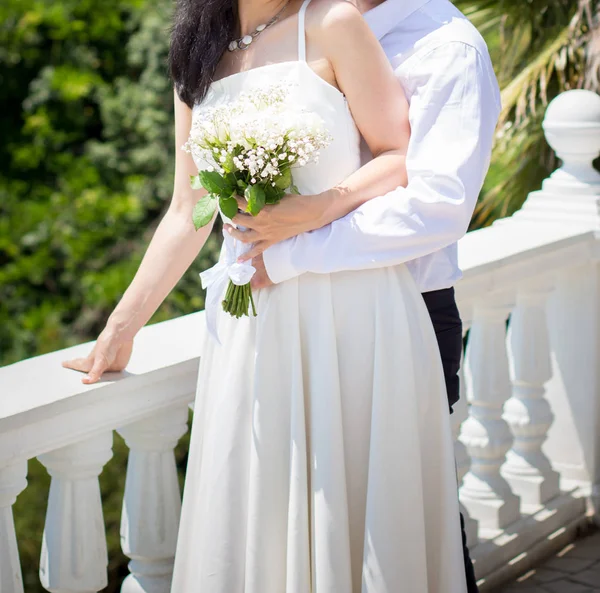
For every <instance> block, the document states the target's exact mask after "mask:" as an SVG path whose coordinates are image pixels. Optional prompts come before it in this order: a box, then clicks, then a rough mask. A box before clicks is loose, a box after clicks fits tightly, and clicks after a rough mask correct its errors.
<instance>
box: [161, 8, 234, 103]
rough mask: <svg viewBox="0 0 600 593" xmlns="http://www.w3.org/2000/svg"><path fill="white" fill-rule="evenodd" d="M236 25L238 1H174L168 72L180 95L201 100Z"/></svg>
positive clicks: (193, 101) (193, 100) (188, 100)
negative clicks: (175, 5) (175, 3)
mask: <svg viewBox="0 0 600 593" xmlns="http://www.w3.org/2000/svg"><path fill="white" fill-rule="evenodd" d="M236 27H237V0H177V7H176V9H175V20H174V23H173V30H172V33H171V48H170V50H169V71H170V74H171V78H172V79H173V82H174V84H175V89H176V90H177V93H178V95H179V98H180V99H181V100H182V101H183V102H184V103H186V104H187V105H188V106H189V107H192V106H193V105H194V103H198V102H200V101H202V99H203V98H204V96H205V95H206V93H207V91H208V87H209V86H210V84H211V82H212V81H213V76H214V74H215V70H216V69H217V65H218V64H219V61H220V59H221V57H222V56H223V53H224V52H225V50H226V49H227V46H228V45H229V42H230V41H231V40H232V39H233V37H234V36H235V31H236Z"/></svg>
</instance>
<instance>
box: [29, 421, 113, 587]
mask: <svg viewBox="0 0 600 593" xmlns="http://www.w3.org/2000/svg"><path fill="white" fill-rule="evenodd" d="M111 457H112V432H108V433H104V434H100V435H98V436H95V437H92V438H91V439H88V440H87V441H83V442H80V443H75V444H73V445H67V446H66V447H62V448H60V449H55V450H54V451H50V452H49V453H45V454H43V455H40V456H39V460H40V461H41V462H42V463H43V464H44V466H45V467H46V469H47V470H48V473H49V474H50V475H51V476H52V481H51V483H50V494H49V495H48V509H47V511H46V526H45V528H44V537H43V540H42V557H41V560H40V580H41V582H42V585H43V586H44V588H45V589H46V590H48V591H51V592H52V593H91V592H95V591H100V590H101V589H104V588H105V587H106V585H107V584H108V580H107V574H106V569H107V566H108V556H107V551H106V536H105V533H104V519H103V515H102V500H101V498H100V484H99V483H98V476H99V475H100V473H101V472H102V468H103V467H104V465H105V464H106V462H107V461H108V460H109V459H110V458H111Z"/></svg>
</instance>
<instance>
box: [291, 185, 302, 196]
mask: <svg viewBox="0 0 600 593" xmlns="http://www.w3.org/2000/svg"><path fill="white" fill-rule="evenodd" d="M290 191H291V192H292V193H293V194H296V195H297V196H299V195H300V190H299V189H298V188H297V187H296V184H294V183H292V184H291V185H290Z"/></svg>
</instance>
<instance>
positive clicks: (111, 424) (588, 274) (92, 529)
mask: <svg viewBox="0 0 600 593" xmlns="http://www.w3.org/2000/svg"><path fill="white" fill-rule="evenodd" d="M544 128H545V130H546V134H547V137H548V140H549V142H550V143H551V145H552V146H553V148H554V149H555V150H556V151H557V154H558V155H559V156H560V157H561V159H562V161H563V165H562V167H561V168H560V169H558V170H557V171H556V172H555V173H554V174H553V175H552V177H551V178H550V179H548V180H547V181H546V182H545V183H544V186H543V188H542V190H541V191H539V192H534V193H533V194H532V195H531V196H530V197H529V198H528V200H527V202H526V203H525V205H524V207H523V208H522V210H520V211H519V212H518V213H517V214H515V215H514V216H512V217H511V218H510V219H504V220H502V221H499V222H498V223H496V224H495V225H493V226H492V227H490V228H487V229H482V230H479V231H475V232H473V233H469V234H468V235H467V237H465V238H464V239H463V240H462V241H461V242H460V244H459V256H460V261H461V266H462V268H463V270H464V272H465V275H464V278H463V280H462V281H461V282H460V283H459V284H458V285H457V287H456V288H457V298H458V302H459V307H460V309H461V313H462V316H463V319H464V330H465V332H467V330H468V340H467V348H466V352H465V356H464V365H463V369H462V371H461V372H462V374H463V378H464V380H463V381H462V390H463V391H462V393H463V397H462V398H461V401H460V402H459V404H458V405H457V406H456V408H455V413H454V415H453V416H452V426H453V431H454V435H455V438H456V443H455V454H456V461H457V470H458V471H457V473H458V480H459V484H460V502H461V508H462V510H463V513H464V515H465V519H466V527H467V533H468V538H469V543H470V546H471V550H472V556H473V558H474V561H475V568H476V572H477V575H478V577H479V578H480V584H481V588H482V591H485V590H489V589H490V588H492V587H493V586H494V585H496V584H498V583H500V582H502V581H503V580H505V579H507V578H509V577H511V576H514V575H515V574H516V573H518V572H522V571H524V570H525V569H527V568H529V567H530V566H531V565H532V564H533V563H535V562H536V561H537V560H538V559H539V558H541V557H542V556H543V555H545V554H548V553H549V552H550V551H551V550H552V549H553V548H556V547H557V546H559V545H563V544H564V543H566V542H568V540H569V539H570V538H573V537H574V534H575V531H576V529H577V527H578V526H579V525H581V524H583V523H584V522H586V521H588V520H589V518H590V517H595V518H596V520H598V521H600V365H599V364H598V361H599V360H600V174H598V173H597V172H596V171H595V170H594V169H593V167H592V166H591V162H592V160H593V159H594V157H596V156H597V155H598V153H599V152H600V97H598V96H597V95H594V94H593V93H587V92H586V91H571V92H568V93H564V94H563V95H561V96H559V97H558V98H557V99H556V100H555V101H554V102H553V103H552V104H551V106H550V107H549V109H548V112H547V114H546V119H545V122H544ZM203 331H204V320H203V314H202V313H198V314H194V315H189V316H186V317H182V318H179V319H175V320H172V321H168V322H164V323H160V324H156V325H153V326H150V327H147V328H145V329H144V330H143V331H142V332H141V333H140V335H139V337H138V338H137V339H136V347H135V349H134V356H133V358H132V361H131V364H130V366H129V368H128V370H127V372H124V373H118V374H113V375H109V376H107V377H106V378H105V379H104V380H103V381H102V382H100V383H98V384H96V385H93V386H84V385H82V384H81V383H80V378H79V376H78V375H77V374H75V373H73V372H72V371H67V370H64V369H62V368H61V367H60V361H61V360H63V359H65V358H70V357H72V356H77V355H80V354H83V353H87V352H88V351H89V349H90V345H89V344H84V345H81V346H77V347H74V348H70V349H67V350H63V351H60V352H54V353H51V354H47V355H44V356H40V357H37V358H33V359H29V360H25V361H22V362H19V363H17V364H14V365H11V366H9V367H5V368H3V369H0V388H1V396H0V591H1V592H2V593H23V582H22V578H21V569H20V563H19V555H18V545H17V539H16V536H15V530H14V522H13V515H12V505H13V504H14V502H15V500H16V498H17V497H18V495H19V494H20V493H21V492H22V491H23V490H24V489H25V488H26V486H27V481H26V474H27V461H28V460H29V459H32V458H34V457H37V458H38V459H39V460H40V461H41V463H42V464H43V465H44V466H45V467H46V469H47V471H48V473H49V474H50V476H51V487H50V493H49V496H48V501H47V513H46V523H45V529H44V534H43V542H42V555H41V559H40V579H41V583H42V585H43V586H44V588H45V589H47V590H48V591H52V592H60V593H84V592H85V593H90V592H94V591H100V590H101V589H103V588H104V587H105V586H106V578H107V577H106V574H107V552H106V539H105V530H104V523H103V517H102V504H101V500H100V490H99V485H98V476H99V475H100V473H101V472H102V469H103V467H104V466H105V465H106V464H107V463H110V462H111V461H110V459H111V456H112V438H113V431H115V430H116V431H117V432H118V433H119V434H120V435H121V436H122V437H123V438H124V439H125V442H126V443H127V446H128V447H129V461H128V467H127V476H126V486H125V494H124V500H123V510H122V520H121V545H122V548H123V552H124V553H125V554H126V555H127V556H128V557H129V558H130V563H129V569H130V575H129V577H128V578H127V579H126V580H125V581H124V583H123V586H122V589H121V590H122V592H123V593H142V592H145V593H168V591H169V584H170V580H171V574H172V569H173V559H174V553H175V542H176V535H177V530H178V523H179V514H180V508H181V502H180V500H181V499H180V492H179V486H178V480H177V473H176V467H175V460H174V455H173V449H174V447H175V445H176V443H177V442H178V440H179V439H180V438H181V436H182V435H183V434H184V433H185V432H186V430H187V417H188V406H189V404H190V403H191V402H192V400H193V397H194V391H195V387H196V378H197V368H198V359H199V356H200V352H199V344H200V334H201V333H202V332H203ZM599 555H600V552H599Z"/></svg>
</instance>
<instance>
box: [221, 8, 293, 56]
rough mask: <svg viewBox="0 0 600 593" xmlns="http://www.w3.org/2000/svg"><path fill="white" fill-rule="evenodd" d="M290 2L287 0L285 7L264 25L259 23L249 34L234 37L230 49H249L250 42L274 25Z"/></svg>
mask: <svg viewBox="0 0 600 593" xmlns="http://www.w3.org/2000/svg"><path fill="white" fill-rule="evenodd" d="M289 3H290V0H287V2H286V3H285V4H284V5H283V8H282V9H281V10H280V11H279V12H278V13H277V14H276V15H275V16H274V17H273V18H272V19H271V20H270V21H267V22H266V23H263V24H262V25H258V27H256V29H254V31H252V33H250V34H248V35H244V36H243V37H240V38H239V39H234V40H233V41H232V42H231V43H230V44H229V48H228V49H229V51H236V50H237V49H241V50H244V49H248V48H249V47H250V44H251V43H252V42H253V41H254V40H255V39H256V38H257V37H258V36H259V35H260V34H261V33H262V32H263V31H264V30H265V29H268V28H269V27H270V26H272V25H274V24H275V23H276V22H277V21H278V20H279V17H281V15H282V14H283V11H284V10H285V9H286V8H287V7H288V4H289Z"/></svg>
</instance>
